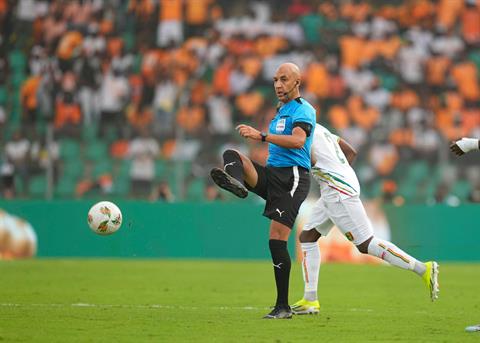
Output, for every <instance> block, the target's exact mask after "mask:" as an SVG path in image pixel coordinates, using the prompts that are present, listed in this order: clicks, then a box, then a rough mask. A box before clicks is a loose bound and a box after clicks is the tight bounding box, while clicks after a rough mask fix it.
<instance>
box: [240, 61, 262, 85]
mask: <svg viewBox="0 0 480 343" xmlns="http://www.w3.org/2000/svg"><path fill="white" fill-rule="evenodd" d="M240 65H241V67H242V70H243V72H244V73H245V74H246V75H248V76H250V77H252V78H254V79H255V78H256V77H257V76H258V74H260V71H261V70H262V60H261V59H260V58H259V57H258V56H256V55H249V56H246V57H244V58H242V60H241V61H240Z"/></svg>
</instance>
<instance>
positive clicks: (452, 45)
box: [0, 0, 480, 204]
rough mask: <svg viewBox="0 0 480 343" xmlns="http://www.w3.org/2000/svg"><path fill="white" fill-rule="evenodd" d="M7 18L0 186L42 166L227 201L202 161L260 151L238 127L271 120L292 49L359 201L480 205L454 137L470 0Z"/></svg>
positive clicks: (44, 10) (2, 0)
mask: <svg viewBox="0 0 480 343" xmlns="http://www.w3.org/2000/svg"><path fill="white" fill-rule="evenodd" d="M0 29H1V31H0V34H1V36H0V134H1V144H2V162H1V163H2V164H1V175H2V181H3V188H2V189H3V195H4V196H5V197H10V198H11V197H16V196H32V192H33V193H35V191H36V190H37V189H36V188H35V187H32V186H31V185H30V184H31V183H32V178H35V177H36V178H38V177H40V179H38V180H39V181H38V183H40V186H41V184H42V180H44V179H41V178H42V177H43V176H42V175H43V174H44V173H46V171H47V170H49V171H50V174H49V175H50V177H49V180H50V182H51V184H52V187H53V189H54V194H57V189H61V188H62V186H61V185H62V184H63V185H64V186H65V183H66V182H65V180H70V181H71V182H70V183H68V185H67V186H66V190H64V191H62V192H60V191H59V192H60V193H61V194H62V195H65V196H72V197H73V196H76V197H81V196H88V195H89V194H97V193H110V194H112V195H118V196H124V195H128V196H131V197H136V198H149V199H151V200H157V199H161V200H165V201H175V200H183V199H195V200H196V199H208V200H216V199H221V198H223V197H225V194H223V193H219V192H218V191H217V190H216V188H215V187H213V186H212V184H211V183H210V182H209V181H208V177H207V175H208V171H209V170H210V168H211V167H212V166H214V165H217V164H219V163H220V151H222V150H223V149H225V148H226V147H227V146H228V147H234V148H237V149H240V150H242V151H245V152H247V153H249V154H250V155H251V156H252V157H253V158H254V159H255V160H257V161H259V162H264V160H265V157H266V154H267V150H266V146H265V145H261V144H253V143H251V142H245V141H243V140H242V139H240V138H239V137H238V135H237V134H236V133H235V131H234V127H235V125H236V124H238V123H249V124H252V125H254V126H255V127H257V128H259V129H263V130H266V128H267V126H268V123H269V121H270V119H271V118H272V117H273V116H274V114H275V105H276V99H275V96H274V92H273V89H272V76H273V74H274V72H275V69H276V67H277V66H278V65H279V64H280V63H282V62H285V61H292V62H294V63H297V64H298V65H299V66H300V67H301V69H302V71H303V82H302V95H303V96H304V97H305V98H306V99H307V100H309V101H310V102H311V103H312V104H314V106H315V107H316V108H317V112H318V122H319V123H321V124H322V125H324V126H327V127H329V128H331V129H332V130H334V131H335V132H337V134H339V135H340V136H342V137H344V138H345V139H346V140H347V141H349V142H351V144H352V145H353V146H354V147H355V148H356V149H357V150H358V151H359V159H358V163H357V165H356V166H355V169H356V171H357V173H358V175H359V177H360V181H361V183H362V184H363V193H364V196H365V197H382V198H383V199H384V200H385V201H394V202H396V203H402V202H403V201H416V202H428V203H443V202H446V203H449V204H455V203H458V202H460V201H476V202H480V195H479V193H480V173H478V166H477V167H475V164H477V165H478V162H479V160H478V158H476V157H475V156H473V157H472V156H467V157H465V158H462V159H460V160H458V161H454V160H453V158H452V157H451V156H449V155H448V149H447V146H448V142H449V141H451V140H453V139H456V138H459V137H462V136H472V137H480V86H479V80H480V79H479V77H480V0H466V1H465V0H405V1H399V0H398V1H388V2H384V1H380V0H377V1H375V0H372V1H359V0H345V1H340V0H339V1H328V0H323V1H318V0H288V1H287V0H250V1H227V0H69V1H62V0H52V1H34V0H18V1H11V0H0ZM49 128H50V129H49ZM45 137H52V139H46V138H45ZM76 145H77V146H78V148H77V149H76V150H75V148H71V147H72V146H73V147H74V146H76ZM69 147H70V148H71V149H69ZM92 147H98V150H97V151H93V152H92V149H94V148H92ZM72 149H73V152H72ZM102 151H103V152H104V153H103V154H102V153H101V152H102ZM69 153H70V154H71V156H70V157H69V158H63V157H64V156H66V157H68V154H69ZM78 160H80V161H83V162H82V163H78ZM105 160H108V161H110V162H109V163H105ZM99 165H102V166H104V167H103V168H101V167H98V166H99ZM475 168H477V169H475ZM95 170H97V171H95ZM42 173H43V174H42ZM38 175H40V176H38ZM123 178H128V184H127V185H126V186H125V187H122V183H124V182H123V181H122V180H123ZM62 181H63V182H62ZM38 189H40V190H42V189H43V188H42V187H39V188H38ZM95 192H97V193H95ZM40 193H41V192H40Z"/></svg>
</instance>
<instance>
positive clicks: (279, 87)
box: [273, 62, 301, 104]
mask: <svg viewBox="0 0 480 343" xmlns="http://www.w3.org/2000/svg"><path fill="white" fill-rule="evenodd" d="M300 79H301V74H300V68H298V66H297V65H296V64H294V63H290V62H288V63H283V64H281V65H280V66H279V67H278V69H277V71H276V72H275V76H274V77H273V87H274V88H275V94H276V95H277V98H278V100H280V101H281V102H283V103H284V104H285V103H287V102H289V101H290V100H292V99H296V98H298V97H299V96H300V90H299V87H300Z"/></svg>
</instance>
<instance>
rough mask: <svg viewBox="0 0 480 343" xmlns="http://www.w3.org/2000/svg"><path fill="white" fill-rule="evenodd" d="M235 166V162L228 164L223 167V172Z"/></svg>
mask: <svg viewBox="0 0 480 343" xmlns="http://www.w3.org/2000/svg"><path fill="white" fill-rule="evenodd" d="M234 164H235V161H233V162H230V163H227V164H226V165H224V166H223V170H226V169H227V167H228V166H233V165H234Z"/></svg>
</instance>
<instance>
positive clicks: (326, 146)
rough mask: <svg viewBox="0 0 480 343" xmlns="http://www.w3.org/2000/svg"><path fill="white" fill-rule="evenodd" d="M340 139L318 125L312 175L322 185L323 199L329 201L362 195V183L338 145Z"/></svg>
mask: <svg viewBox="0 0 480 343" xmlns="http://www.w3.org/2000/svg"><path fill="white" fill-rule="evenodd" d="M339 139H340V138H339V137H338V136H336V135H334V134H332V133H331V132H330V131H328V130H327V129H326V128H324V127H323V126H322V125H319V124H316V126H315V134H314V136H313V142H312V156H313V158H314V159H315V161H316V163H315V165H314V166H313V168H312V175H313V177H314V178H315V180H316V181H317V182H318V183H319V185H320V192H321V197H322V198H323V199H324V200H327V201H328V200H329V201H337V200H339V198H340V199H346V198H350V197H352V196H358V195H360V183H359V182H358V179H357V175H356V174H355V171H354V170H353V168H352V167H351V166H350V164H349V163H348V160H347V158H346V157H345V155H344V153H343V151H342V149H341V148H340V145H339V144H338V141H339Z"/></svg>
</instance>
